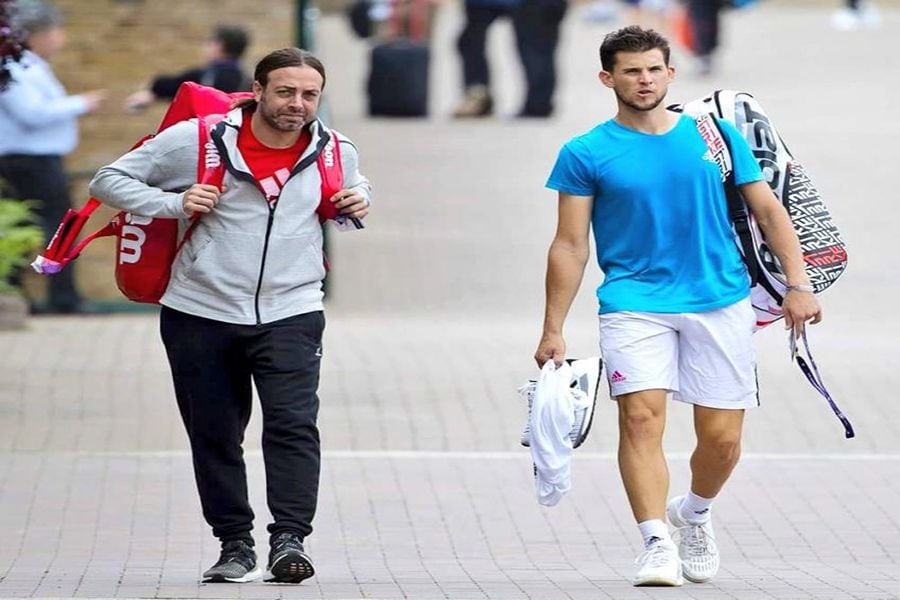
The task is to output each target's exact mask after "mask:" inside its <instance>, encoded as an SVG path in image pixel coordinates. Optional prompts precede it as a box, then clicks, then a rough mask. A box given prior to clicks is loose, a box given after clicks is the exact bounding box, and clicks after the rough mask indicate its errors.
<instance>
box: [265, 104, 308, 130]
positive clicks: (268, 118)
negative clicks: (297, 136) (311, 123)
mask: <svg viewBox="0 0 900 600" xmlns="http://www.w3.org/2000/svg"><path fill="white" fill-rule="evenodd" d="M284 114H290V115H291V116H295V115H296V116H298V117H299V116H300V114H299V113H282V114H281V115H279V114H277V113H275V112H272V111H271V110H270V109H269V107H267V106H266V105H265V104H263V103H262V102H260V103H259V115H260V116H261V117H262V118H263V121H265V122H266V124H268V125H269V127H271V128H272V129H276V130H278V131H285V132H289V131H300V130H301V129H303V126H304V125H306V123H307V122H308V121H307V119H306V118H301V119H300V120H298V121H288V122H285V121H279V119H278V117H279V116H282V115H284Z"/></svg>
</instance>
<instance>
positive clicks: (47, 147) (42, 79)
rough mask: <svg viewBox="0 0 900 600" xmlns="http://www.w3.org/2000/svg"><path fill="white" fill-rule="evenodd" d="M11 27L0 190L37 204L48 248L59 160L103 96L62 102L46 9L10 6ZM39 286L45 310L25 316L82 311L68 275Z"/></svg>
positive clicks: (59, 196) (0, 127)
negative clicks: (18, 48)
mask: <svg viewBox="0 0 900 600" xmlns="http://www.w3.org/2000/svg"><path fill="white" fill-rule="evenodd" d="M11 25H12V28H13V29H15V30H17V31H18V32H19V33H20V34H21V36H22V37H23V39H24V45H25V48H26V50H25V52H24V54H23V55H22V58H21V60H20V61H19V62H17V63H12V64H10V65H9V73H10V77H11V80H10V82H9V86H8V87H7V88H6V89H5V90H4V91H2V92H0V182H2V185H3V187H4V188H5V189H4V190H3V191H4V192H5V194H8V195H11V196H12V197H14V198H19V199H22V200H27V199H33V200H37V201H38V202H39V205H38V209H37V210H38V215H39V217H40V220H41V224H42V226H43V229H44V233H45V235H46V237H47V241H49V240H50V238H51V237H52V236H53V234H54V233H55V232H56V227H57V225H58V224H59V222H60V221H61V220H62V218H63V216H65V214H66V211H67V210H68V209H69V208H70V207H71V200H70V198H69V188H68V185H69V182H68V178H67V176H66V171H65V167H64V165H63V157H64V156H65V155H67V154H69V153H70V152H72V151H73V150H74V149H75V147H76V146H77V145H78V117H79V116H81V115H84V114H88V113H92V112H94V111H95V110H97V108H98V107H99V106H100V104H101V102H102V101H103V99H104V98H105V96H106V92H105V91H104V90H94V91H90V92H86V93H83V94H79V95H73V96H70V95H68V94H67V93H66V90H65V88H64V87H63V85H62V84H61V83H60V82H59V80H58V79H57V78H56V76H55V75H54V74H53V69H52V68H51V67H50V64H49V62H48V61H49V60H51V59H52V57H53V56H55V55H56V54H57V53H58V52H59V51H60V50H62V49H63V47H64V46H65V43H66V33H65V30H64V29H63V20H62V15H61V14H60V12H59V11H58V10H57V9H56V8H55V7H54V6H53V5H51V4H49V3H47V2H43V1H40V0H19V1H18V2H16V3H15V4H14V5H13V11H12V22H11ZM13 283H17V282H13ZM47 286H48V287H47V302H46V305H35V304H33V305H32V311H34V312H48V313H65V314H67V313H77V312H81V311H83V310H84V307H83V305H82V299H81V295H80V294H79V293H78V290H77V288H76V285H75V269H73V268H71V267H70V268H68V269H63V271H62V272H60V273H59V274H58V275H56V276H54V277H50V278H48V279H47Z"/></svg>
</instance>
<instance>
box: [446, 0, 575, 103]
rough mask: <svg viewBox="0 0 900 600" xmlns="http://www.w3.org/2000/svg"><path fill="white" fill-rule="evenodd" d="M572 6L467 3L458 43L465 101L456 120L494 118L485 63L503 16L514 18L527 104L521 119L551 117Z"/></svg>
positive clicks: (487, 0)
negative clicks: (490, 36)
mask: <svg viewBox="0 0 900 600" xmlns="http://www.w3.org/2000/svg"><path fill="white" fill-rule="evenodd" d="M567 7H568V5H567V2H566V0H466V4H465V10H466V24H465V27H464V28H463V31H462V33H461V34H460V36H459V40H458V41H457V48H458V49H459V54H460V57H461V58H462V63H463V84H464V86H465V91H464V94H463V98H462V100H461V101H460V103H459V105H458V106H457V108H456V110H455V111H454V112H453V116H454V117H456V118H470V117H485V116H488V115H491V114H493V111H494V99H493V96H492V94H491V89H490V87H491V86H490V71H489V68H488V61H487V31H488V28H489V27H490V26H491V24H492V23H493V22H494V21H496V20H497V19H498V18H500V17H510V18H511V19H512V23H513V29H514V30H515V36H516V49H517V50H518V54H519V59H520V60H521V61H522V67H523V69H524V71H525V86H526V91H525V100H524V102H523V104H522V108H521V109H520V110H519V112H518V114H517V116H518V117H549V116H550V115H552V114H553V93H554V91H555V89H556V47H557V46H558V45H559V30H560V24H561V23H562V20H563V17H564V16H565V14H566V9H567Z"/></svg>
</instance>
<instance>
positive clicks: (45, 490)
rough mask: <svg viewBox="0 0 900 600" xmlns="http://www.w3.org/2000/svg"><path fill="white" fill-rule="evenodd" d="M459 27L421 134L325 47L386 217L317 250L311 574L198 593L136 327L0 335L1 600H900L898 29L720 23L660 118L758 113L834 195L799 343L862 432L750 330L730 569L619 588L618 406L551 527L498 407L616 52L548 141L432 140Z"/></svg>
mask: <svg viewBox="0 0 900 600" xmlns="http://www.w3.org/2000/svg"><path fill="white" fill-rule="evenodd" d="M456 10H457V9H456V8H454V7H447V8H444V9H442V11H441V13H440V15H439V20H438V23H437V30H436V48H438V49H439V50H438V51H437V52H436V55H435V56H434V69H435V75H434V81H433V84H434V88H433V98H434V108H435V113H434V114H435V115H436V116H435V117H433V118H432V119H430V120H426V121H410V122H396V121H385V120H381V121H379V120H366V119H364V118H362V116H361V114H362V106H363V104H362V102H363V98H362V96H361V95H360V90H361V81H362V77H363V76H364V69H365V64H366V63H365V57H366V55H365V51H366V48H365V46H364V45H362V44H361V43H359V42H356V41H354V40H351V39H349V37H348V34H347V31H346V28H345V26H344V23H342V22H340V21H338V20H333V19H325V20H324V21H323V22H322V24H321V29H320V35H319V38H320V43H321V44H322V54H323V57H324V58H325V60H326V64H328V65H329V67H330V73H329V83H328V93H329V94H330V96H331V100H332V113H333V115H334V118H335V120H336V121H337V122H338V123H339V126H340V129H341V130H343V131H345V132H346V133H348V134H349V135H351V137H353V138H354V140H355V141H356V142H357V143H358V145H359V147H360V148H361V151H362V160H363V166H364V171H365V172H366V173H367V174H368V175H369V176H370V177H371V179H372V180H373V182H374V183H375V187H376V190H377V193H378V204H377V210H376V212H375V213H374V214H373V215H372V218H371V220H370V221H369V229H368V230H367V231H365V232H362V233H354V234H336V235H334V236H333V237H332V242H333V250H332V257H333V263H334V270H333V275H332V277H333V279H332V281H331V290H332V298H331V301H330V306H329V312H328V314H329V325H328V328H327V332H326V344H325V362H324V371H323V382H322V392H321V396H322V413H321V429H322V436H323V444H324V447H325V449H326V453H325V459H324V464H323V480H322V488H321V494H320V499H321V502H320V510H319V514H318V516H317V519H316V532H315V533H314V535H313V536H312V537H311V538H310V539H309V541H308V548H309V550H310V552H311V554H312V555H313V557H314V558H315V560H316V564H317V568H318V574H317V576H316V577H315V578H314V579H312V580H310V581H309V582H307V583H305V584H303V585H301V586H272V585H265V584H250V585H243V586H223V585H200V584H198V583H197V581H198V576H199V574H200V572H201V571H202V570H203V569H204V568H205V567H207V566H209V564H211V563H212V562H213V561H214V559H215V556H216V554H217V548H216V545H215V544H214V542H213V540H212V539H211V536H210V535H209V533H208V531H207V528H206V526H205V525H204V524H203V522H202V518H201V516H200V513H199V506H198V502H197V498H196V491H195V488H194V484H193V479H192V474H191V467H190V457H189V454H188V452H187V449H186V443H185V439H184V434H183V432H182V431H181V426H180V424H179V423H178V421H177V414H176V410H175V408H174V403H173V398H172V390H171V384H170V382H169V379H168V374H167V366H166V363H165V359H164V356H163V352H162V348H161V345H160V343H159V341H158V334H157V331H156V327H157V326H156V321H155V318H154V316H153V315H115V316H107V317H90V318H35V319H32V321H31V325H30V327H29V329H28V330H27V331H24V332H17V333H0V350H2V351H3V354H4V360H3V362H2V364H0V508H2V510H0V532H2V536H0V539H2V543H0V597H4V598H6V597H95V598H109V597H119V598H122V597H126V598H138V597H149V598H154V597H155V598H214V597H227V598H280V597H286V598H362V597H365V598H454V599H457V598H465V599H469V598H491V599H495V598H502V599H506V598H535V599H555V598H585V599H586V598H613V599H627V598H663V597H665V598H698V599H710V600H713V599H715V600H718V599H721V598H729V599H732V598H733V599H747V600H756V599H761V598H777V599H801V598H802V599H806V598H811V599H812V598H815V599H843V598H870V599H888V598H900V565H898V561H900V518H898V516H897V511H896V507H897V506H898V504H900V483H898V482H900V435H898V434H900V411H898V410H897V408H896V399H895V398H894V393H893V390H896V389H897V388H898V384H900V373H898V369H897V365H898V364H900V363H898V359H900V355H898V350H897V342H896V340H897V339H898V334H900V327H898V325H900V318H898V316H897V314H896V311H894V310H892V309H893V308H894V304H895V303H896V302H895V300H894V298H896V297H897V292H898V291H900V290H898V286H900V280H898V278H897V277H895V276H893V275H886V273H891V272H892V271H889V270H888V269H889V264H890V263H889V260H888V258H887V257H888V256H889V253H888V251H887V246H888V241H889V240H890V239H891V236H892V234H893V227H892V224H891V220H890V217H892V216H895V215H897V209H896V205H895V202H894V196H895V194H894V193H893V189H894V186H892V185H891V184H892V181H893V179H892V178H890V176H891V175H893V172H894V171H895V170H896V169H894V168H893V162H892V161H889V160H888V154H889V153H891V152H892V151H893V149H894V146H895V143H894V141H895V140H896V137H897V135H898V133H900V121H898V120H897V119H896V116H895V111H894V110H893V109H892V108H891V107H890V105H889V102H891V100H892V99H893V96H895V95H896V93H897V91H898V85H897V83H896V80H895V78H894V77H892V76H891V74H892V73H896V72H897V67H898V59H897V55H896V50H895V44H894V39H895V37H896V31H897V30H898V29H900V13H897V12H888V13H886V14H885V21H886V22H885V26H884V27H883V28H882V29H880V30H878V31H873V32H857V33H848V34H843V35H838V34H837V33H835V32H833V31H831V30H830V29H828V26H827V18H828V12H827V11H826V10H824V9H822V10H814V9H792V10H789V9H783V10H781V9H779V10H778V11H777V12H776V7H769V6H763V7H760V9H759V10H757V11H754V12H749V13H747V14H742V15H740V22H737V21H735V22H733V23H730V25H732V26H733V27H731V28H730V29H729V31H728V33H729V34H730V35H729V39H728V48H727V52H726V53H725V61H726V63H727V64H726V66H724V67H723V70H722V72H721V75H720V76H719V77H718V78H716V79H714V80H711V81H698V80H696V79H691V78H690V77H689V76H686V77H684V78H683V80H682V81H681V82H680V84H679V85H677V86H676V87H675V88H674V89H673V92H672V98H673V99H674V100H680V99H687V98H693V97H695V96H697V95H699V94H700V93H703V92H706V91H708V90H709V89H711V88H712V87H713V86H717V85H720V86H734V87H742V88H746V89H749V90H751V91H753V92H754V93H755V94H756V95H757V97H759V98H761V99H762V101H763V102H764V103H765V105H766V106H768V107H771V108H770V110H771V112H772V113H773V114H777V116H778V121H779V122H780V123H781V124H782V126H781V127H782V131H783V134H784V136H785V138H787V139H788V141H789V143H790V144H791V147H792V148H793V149H795V150H796V151H797V152H798V154H801V155H802V158H803V159H804V161H805V162H806V164H807V166H808V168H809V170H810V171H811V172H812V174H813V175H814V176H815V178H816V182H817V183H818V185H819V187H820V188H821V190H822V191H823V193H825V194H826V195H827V196H828V198H829V199H831V202H830V205H831V208H832V210H833V212H834V214H835V217H836V219H837V220H838V223H839V224H840V225H841V227H842V229H843V231H844V232H845V235H846V237H847V240H848V242H849V244H850V252H851V261H852V263H851V269H850V270H849V271H848V273H847V275H846V276H845V280H842V283H841V285H839V286H838V287H836V289H834V290H833V291H831V292H829V294H828V295H827V296H826V297H825V303H826V310H827V317H828V321H827V322H826V324H823V325H821V326H819V327H817V328H816V329H815V330H813V344H814V348H815V350H816V351H817V358H818V360H819V364H820V367H822V369H823V371H824V376H825V378H826V380H827V382H828V384H829V387H830V389H831V391H832V392H833V394H834V396H835V397H836V398H837V399H838V401H839V403H840V404H841V405H842V407H843V408H844V409H845V411H846V413H847V414H848V415H849V416H850V417H851V419H852V420H853V422H854V424H855V425H856V428H857V431H858V437H857V438H856V439H854V440H851V441H846V440H844V439H843V436H842V431H841V428H840V426H839V424H838V423H837V421H836V420H835V419H834V418H833V417H832V416H831V414H830V412H829V411H828V409H827V407H826V406H825V404H824V402H823V401H822V400H821V399H820V398H819V397H818V396H817V395H816V394H815V392H813V391H812V389H811V388H809V387H808V386H807V385H806V383H805V382H804V380H803V379H802V377H801V375H800V374H799V372H797V371H796V369H795V368H794V367H792V366H791V365H790V363H789V361H788V358H787V353H786V350H785V347H784V337H783V335H782V333H781V332H780V331H777V330H774V329H773V330H769V331H765V332H763V333H761V334H759V337H758V341H759V347H760V353H761V365H760V379H761V385H762V389H763V403H764V408H763V409H762V410H758V411H753V412H752V413H751V414H750V415H749V417H748V427H747V436H746V442H745V459H744V461H743V462H742V463H741V465H740V466H739V468H738V470H737V472H736V474H735V475H734V477H733V479H732V481H731V482H730V484H729V487H728V490H727V493H726V494H725V495H723V497H722V498H721V500H720V501H719V502H718V503H717V505H716V518H717V531H718V534H719V541H720V545H721V548H722V553H723V568H722V572H721V574H720V576H719V577H718V578H717V579H716V580H715V581H714V582H713V583H709V584H704V585H694V584H688V585H686V586H684V587H683V588H680V589H677V590H671V589H669V590H659V589H656V590H654V589H637V588H633V587H631V586H630V585H629V583H628V578H629V577H630V575H631V573H632V569H633V565H632V560H633V557H634V556H635V554H636V553H637V551H638V539H637V534H636V531H635V528H634V525H633V523H632V520H631V517H630V514H629V512H628V510H627V504H626V501H625V497H624V493H623V492H622V489H621V484H620V481H619V477H618V474H617V470H616V465H615V460H614V451H615V429H614V414H615V413H614V410H613V407H612V406H611V405H610V404H609V403H608V402H607V401H604V402H603V403H602V405H601V406H600V409H599V410H600V412H599V413H598V416H597V418H596V420H595V423H596V425H595V429H594V431H593V432H592V435H591V438H590V439H589V441H588V443H587V444H586V445H585V446H584V447H583V448H582V449H581V450H579V452H578V457H577V459H576V461H575V463H574V489H573V491H572V492H571V493H570V494H569V495H568V497H566V498H565V499H564V500H563V501H562V503H561V504H560V505H559V506H557V507H554V508H552V509H542V508H540V507H539V506H538V505H537V503H536V502H535V500H534V495H533V491H532V487H531V473H530V462H529V457H528V454H527V452H525V451H524V450H523V449H521V448H520V447H519V446H518V445H517V442H518V433H519V427H520V425H521V423H522V421H523V419H524V417H525V409H524V406H523V403H522V402H521V400H520V399H519V398H518V397H517V396H516V394H515V388H516V387H517V386H518V385H519V384H520V383H522V382H523V381H524V380H525V379H527V378H528V377H529V376H531V375H532V374H533V373H534V369H533V367H532V365H531V363H530V356H531V353H532V352H533V349H534V345H535V343H536V340H537V334H538V332H539V329H538V328H539V325H540V314H541V304H542V298H541V293H542V281H541V279H542V273H543V261H544V255H545V252H546V246H547V244H548V242H549V239H550V236H551V235H552V231H553V227H554V219H555V217H554V206H553V196H552V194H550V193H549V192H546V191H542V189H541V185H542V183H543V179H544V177H545V174H546V172H547V169H548V168H549V166H550V164H551V163H552V160H553V157H554V154H555V151H556V148H557V147H558V146H559V144H560V143H562V142H563V141H564V140H565V139H567V138H568V137H570V136H571V135H574V134H575V133H577V132H579V131H582V130H584V129H586V128H587V127H589V126H590V125H591V124H593V123H594V122H596V121H597V120H599V119H602V118H604V117H605V116H608V115H609V114H611V113H610V111H611V108H612V107H611V100H610V99H609V98H608V97H607V95H606V94H604V92H603V90H601V89H600V87H599V85H598V84H596V83H594V73H595V71H596V68H597V66H596V60H595V56H596V46H597V45H598V43H599V40H600V38H601V36H602V33H603V32H604V31H605V30H606V28H605V27H603V26H595V25H589V24H586V23H583V22H582V21H580V20H579V19H578V18H577V14H573V16H572V17H571V18H570V19H569V21H568V22H567V30H566V38H565V44H564V48H563V52H562V57H561V61H560V62H561V64H562V65H563V66H564V68H563V72H564V77H563V79H564V81H563V85H562V89H561V102H560V106H561V110H560V116H559V117H558V118H555V119H553V120H551V121H548V122H538V123H522V122H518V121H513V120H507V119H503V118H498V119H495V120H491V121H487V122H479V123H456V122H452V121H450V120H448V119H446V118H444V117H443V116H438V115H444V114H446V113H447V112H448V110H449V109H450V106H451V105H452V103H453V101H454V99H455V94H456V88H455V86H456V70H455V69H456V64H455V57H454V56H453V55H452V53H451V51H450V48H451V47H452V46H451V42H452V36H453V32H454V31H456V30H457V28H458V26H459V21H458V13H457V12H456ZM509 33H510V32H509V29H508V27H507V26H506V25H505V24H503V25H502V26H501V29H500V31H498V32H497V35H496V36H495V38H494V39H493V40H492V47H493V48H494V49H495V50H496V51H497V53H498V54H499V56H498V60H497V62H496V66H497V69H498V70H497V79H498V82H497V83H498V94H499V96H500V105H501V108H502V110H504V111H507V112H513V111H514V110H515V100H516V97H517V95H518V93H519V91H520V85H519V83H518V80H517V78H518V75H519V72H518V68H517V67H516V65H515V63H514V62H513V59H512V57H511V54H510V53H509V52H507V49H506V47H505V46H504V44H505V43H506V42H508V41H509V37H510V35H509ZM751 47H752V48H753V50H750V48H751ZM685 70H689V69H685ZM851 111H852V117H853V118H851ZM851 149H852V152H851ZM864 161H868V162H864ZM588 277H589V278H592V279H593V280H596V278H597V277H598V275H597V273H596V269H593V270H591V271H590V272H589V274H588ZM589 287H590V286H586V289H585V290H584V291H583V293H582V294H581V295H580V296H579V298H578V300H577V301H576V305H575V308H574V309H573V316H572V318H571V321H570V326H569V331H568V341H569V346H570V350H571V352H572V354H573V355H587V354H592V353H594V352H595V350H594V348H595V338H596V332H595V327H596V323H595V317H594V316H593V314H592V313H593V300H592V298H591V293H590V289H589ZM258 440H259V423H258V421H257V420H255V419H254V420H253V421H252V423H251V428H250V431H249V432H248V464H249V471H250V478H251V490H252V495H253V498H252V501H253V504H254V506H255V507H256V508H257V511H258V517H259V519H258V522H257V526H258V530H257V536H258V538H259V542H260V543H261V545H260V550H261V551H262V552H265V551H266V548H265V547H264V545H263V544H262V543H263V542H264V541H265V539H264V534H263V533H262V531H263V530H264V529H263V528H264V524H265V523H266V521H267V513H266V510H265V502H264V497H263V494H264V481H263V480H262V466H261V457H260V454H259V450H258V448H259V443H258ZM691 441H692V440H691V436H690V420H689V413H688V411H686V410H683V407H680V406H675V407H673V410H672V414H671V421H670V427H669V429H668V432H667V440H666V444H667V448H668V449H669V450H670V451H671V453H672V456H673V459H672V463H671V469H672V478H673V487H674V489H675V490H676V491H678V490H681V489H684V487H685V486H686V485H687V461H686V457H687V454H688V453H689V451H690V448H691Z"/></svg>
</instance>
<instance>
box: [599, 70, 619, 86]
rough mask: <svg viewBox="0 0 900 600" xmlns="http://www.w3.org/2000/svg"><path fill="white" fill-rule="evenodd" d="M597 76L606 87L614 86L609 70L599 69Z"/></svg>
mask: <svg viewBox="0 0 900 600" xmlns="http://www.w3.org/2000/svg"><path fill="white" fill-rule="evenodd" d="M597 78H598V79H599V80H600V83H602V84H603V85H605V86H606V87H608V88H612V87H615V85H614V84H613V79H612V74H611V73H610V72H609V71H600V73H598V74H597Z"/></svg>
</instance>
